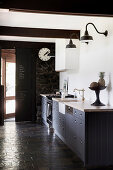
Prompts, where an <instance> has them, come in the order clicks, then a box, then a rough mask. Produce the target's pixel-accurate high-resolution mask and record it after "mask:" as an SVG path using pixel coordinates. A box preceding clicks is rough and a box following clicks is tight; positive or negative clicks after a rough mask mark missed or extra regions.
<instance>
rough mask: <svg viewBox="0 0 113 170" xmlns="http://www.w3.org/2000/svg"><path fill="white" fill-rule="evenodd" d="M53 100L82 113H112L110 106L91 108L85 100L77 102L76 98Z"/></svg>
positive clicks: (112, 109) (112, 108)
mask: <svg viewBox="0 0 113 170" xmlns="http://www.w3.org/2000/svg"><path fill="white" fill-rule="evenodd" d="M53 100H54V101H57V102H63V103H64V104H65V105H67V106H70V107H73V108H75V109H78V110H81V111H84V112H106V111H110V112H113V107H112V106H92V105H91V103H90V102H89V101H87V100H85V101H84V102H83V101H80V100H78V101H77V99H76V98H65V99H61V98H53ZM67 100H68V101H67ZM72 100H73V101H72Z"/></svg>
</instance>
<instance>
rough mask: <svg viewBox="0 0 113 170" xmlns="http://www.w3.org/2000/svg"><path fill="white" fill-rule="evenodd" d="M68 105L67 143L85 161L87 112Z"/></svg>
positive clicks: (66, 115)
mask: <svg viewBox="0 0 113 170" xmlns="http://www.w3.org/2000/svg"><path fill="white" fill-rule="evenodd" d="M68 108H70V107H69V106H66V114H65V117H66V143H67V145H68V146H69V147H70V148H71V149H72V150H73V151H74V152H75V153H76V154H77V155H78V156H79V157H80V158H81V159H82V160H83V161H84V144H85V127H84V125H85V117H84V115H85V113H84V112H83V113H82V112H81V111H80V112H79V110H75V109H73V108H71V110H72V112H71V113H70V111H68Z"/></svg>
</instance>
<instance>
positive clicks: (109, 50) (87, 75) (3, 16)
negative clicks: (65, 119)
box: [0, 12, 113, 105]
mask: <svg viewBox="0 0 113 170" xmlns="http://www.w3.org/2000/svg"><path fill="white" fill-rule="evenodd" d="M88 22H93V23H94V24H95V25H96V27H97V28H98V30H99V31H105V30H106V29H107V30H108V32H109V34H108V37H105V36H104V35H99V34H97V33H96V31H95V30H94V28H93V27H92V26H89V33H90V34H91V35H92V36H93V37H94V41H93V42H92V44H89V45H87V44H82V43H80V47H79V48H80V56H79V66H78V69H76V70H73V71H67V72H64V73H60V88H62V84H63V80H64V79H65V78H67V77H69V93H73V89H74V88H75V87H76V88H85V97H86V98H87V99H90V100H92V101H93V100H94V98H95V94H94V92H92V91H90V90H89V89H88V87H89V85H90V83H91V82H92V81H97V80H98V73H99V72H100V71H105V72H106V76H105V79H107V83H108V77H109V75H111V76H110V77H111V78H110V79H111V80H110V82H111V88H110V87H109V89H110V94H109V99H110V101H109V103H110V104H111V105H113V88H112V86H113V18H112V17H111V18H110V17H90V16H74V15H73V16H71V15H70V16H67V15H55V14H52V15H50V14H33V13H32V14H30V13H29V14H28V13H22V12H19V13H18V12H8V13H7V12H0V25H5V26H17V27H32V28H52V29H78V30H81V35H83V33H84V30H85V25H86V24H87V23H88ZM101 100H102V101H103V102H105V103H106V104H108V91H107V90H103V91H102V93H101Z"/></svg>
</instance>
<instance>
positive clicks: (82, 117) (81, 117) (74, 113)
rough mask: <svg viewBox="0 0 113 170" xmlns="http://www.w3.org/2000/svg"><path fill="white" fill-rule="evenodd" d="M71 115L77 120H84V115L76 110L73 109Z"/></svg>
mask: <svg viewBox="0 0 113 170" xmlns="http://www.w3.org/2000/svg"><path fill="white" fill-rule="evenodd" d="M73 115H74V116H75V117H78V118H79V119H84V118H85V113H84V112H82V111H80V110H77V109H73Z"/></svg>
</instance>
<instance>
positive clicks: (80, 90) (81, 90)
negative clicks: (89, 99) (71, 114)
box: [73, 88, 85, 101]
mask: <svg viewBox="0 0 113 170" xmlns="http://www.w3.org/2000/svg"><path fill="white" fill-rule="evenodd" d="M75 91H79V94H80V92H82V101H84V100H85V98H84V91H85V90H84V89H76V88H75V89H74V90H73V92H75Z"/></svg>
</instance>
